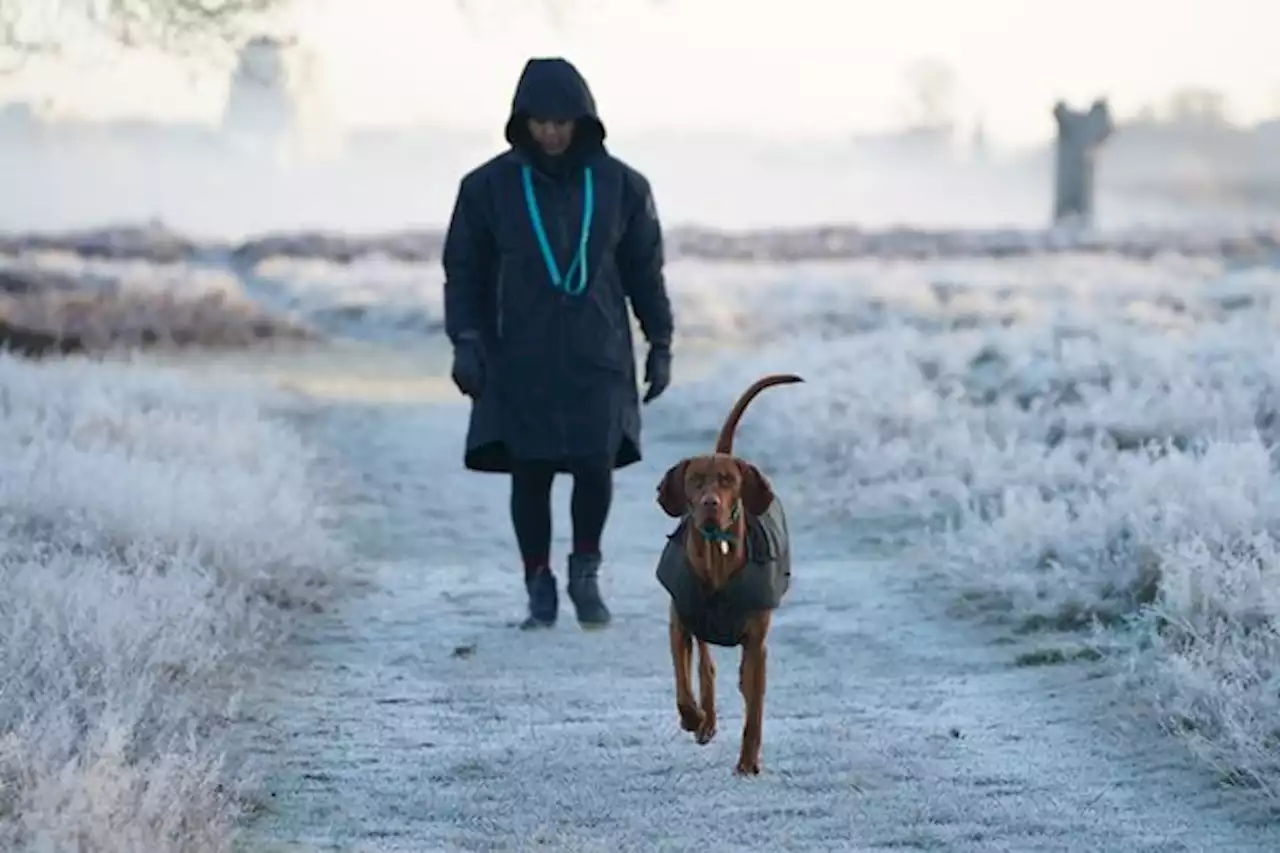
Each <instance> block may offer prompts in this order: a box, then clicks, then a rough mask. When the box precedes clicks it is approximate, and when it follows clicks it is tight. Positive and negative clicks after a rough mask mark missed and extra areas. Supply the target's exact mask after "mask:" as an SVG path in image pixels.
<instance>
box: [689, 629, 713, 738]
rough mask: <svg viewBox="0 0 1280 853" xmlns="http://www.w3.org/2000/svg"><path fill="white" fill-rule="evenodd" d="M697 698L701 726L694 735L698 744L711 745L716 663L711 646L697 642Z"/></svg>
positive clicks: (700, 641)
mask: <svg viewBox="0 0 1280 853" xmlns="http://www.w3.org/2000/svg"><path fill="white" fill-rule="evenodd" d="M698 698H699V704H700V705H701V706H702V725H700V726H698V729H697V731H696V732H695V733H694V734H695V735H696V737H697V740H698V743H700V744H708V743H711V740H712V738H714V737H715V736H716V662H715V659H714V658H712V657H711V646H710V645H709V644H707V643H704V642H703V641H702V640H698Z"/></svg>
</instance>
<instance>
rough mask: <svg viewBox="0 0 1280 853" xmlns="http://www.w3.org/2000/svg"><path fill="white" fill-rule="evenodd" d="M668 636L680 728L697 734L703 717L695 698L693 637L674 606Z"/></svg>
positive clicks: (668, 622)
mask: <svg viewBox="0 0 1280 853" xmlns="http://www.w3.org/2000/svg"><path fill="white" fill-rule="evenodd" d="M667 634H668V635H669V638H670V640H671V664H672V667H673V668H674V670H675V676H676V711H677V712H678V713H679V714H680V728H682V729H684V730H685V731H686V732H697V731H698V730H699V729H701V728H702V723H703V719H704V718H703V715H702V711H700V710H698V702H697V700H695V699H694V698H693V637H692V635H690V633H689V631H688V629H687V628H685V626H684V623H683V622H681V621H680V617H679V615H677V614H676V609H675V607H674V606H672V608H671V612H670V618H669V619H668V621H667Z"/></svg>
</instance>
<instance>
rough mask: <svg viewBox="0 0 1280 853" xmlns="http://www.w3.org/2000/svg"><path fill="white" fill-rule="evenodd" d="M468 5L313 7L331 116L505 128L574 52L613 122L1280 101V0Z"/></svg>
mask: <svg viewBox="0 0 1280 853" xmlns="http://www.w3.org/2000/svg"><path fill="white" fill-rule="evenodd" d="M472 2H473V6H474V11H473V14H471V15H470V16H469V17H468V16H464V15H463V14H462V13H461V12H459V11H458V9H457V6H456V4H455V2H453V0H299V2H298V3H297V5H296V8H297V13H296V14H295V17H294V19H293V21H294V24H295V25H296V31H297V33H298V34H299V36H300V37H301V39H302V40H303V42H304V43H306V44H307V45H309V46H310V47H311V48H312V50H314V51H315V54H316V56H318V57H319V59H320V62H319V65H318V66H317V69H316V73H315V78H314V79H315V80H316V81H317V91H319V92H320V93H321V94H322V96H323V97H317V98H315V99H314V102H315V104H317V105H319V107H318V109H320V112H322V113H323V114H325V115H327V116H328V117H329V118H330V120H332V121H335V122H338V123H342V124H348V125H350V124H370V123H377V124H382V123H400V122H408V121H420V120H434V121H437V122H443V123H448V124H452V125H455V126H458V127H465V128H473V129H480V130H485V131H489V130H492V131H493V132H494V133H495V135H496V133H497V129H498V128H499V127H500V125H501V123H502V120H503V118H504V116H505V113H506V110H507V108H508V105H509V102H510V97H511V92H512V88H513V85H514V82H515V78H516V76H517V74H518V73H519V70H520V67H521V64H522V63H523V61H524V59H525V57H527V56H529V55H551V54H560V55H565V56H568V57H569V58H571V59H573V60H574V61H575V62H576V63H577V64H578V65H579V67H580V68H581V69H582V71H583V72H584V73H585V74H586V75H587V77H588V79H589V80H590V82H591V85H592V87H593V89H594V90H595V92H596V97H597V100H598V101H599V103H600V106H601V110H602V113H603V116H604V118H605V120H606V121H607V122H608V123H609V125H610V128H611V131H612V132H615V133H619V132H620V133H626V132H628V131H632V130H653V129H669V130H672V131H679V130H680V129H693V128H696V129H700V130H705V129H724V130H730V131H748V132H752V133H755V134H759V135H763V136H769V137H774V138H778V137H782V138H787V137H797V136H803V137H823V138H837V137H842V136H846V135H847V134H849V133H850V132H852V131H855V130H874V129H879V128H886V127H891V126H893V125H894V124H896V123H897V122H899V121H900V120H901V117H902V115H903V112H904V110H905V108H906V105H907V95H906V88H905V84H904V70H905V68H906V67H907V66H908V65H909V64H910V63H911V62H912V61H913V60H915V59H918V58H921V57H935V58H938V59H942V60H944V61H946V62H948V63H950V64H951V65H952V66H953V67H954V68H955V69H956V71H957V74H958V78H959V83H960V92H959V97H958V99H957V106H958V107H959V111H960V115H961V118H962V119H963V120H964V121H965V122H969V121H971V120H972V119H973V118H974V117H976V116H978V115H982V116H983V117H984V118H985V121H986V126H987V130H988V132H989V133H990V135H991V136H992V137H993V139H995V140H997V141H1000V142H1005V143H1012V144H1017V143H1023V142H1029V141H1033V140H1036V139H1039V138H1042V137H1045V136H1047V135H1048V134H1049V133H1051V131H1052V124H1051V120H1050V118H1049V108H1050V105H1051V103H1052V101H1053V100H1054V99H1055V98H1057V97H1066V98H1068V99H1069V100H1072V101H1074V102H1075V103H1077V104H1080V105H1083V104H1086V103H1087V102H1088V100H1090V99H1091V98H1092V97H1094V96H1095V95H1097V94H1103V93H1106V94H1109V95H1110V96H1111V99H1112V104H1113V106H1114V107H1115V108H1116V110H1117V112H1119V113H1126V112H1130V111H1132V110H1133V109H1135V108H1136V107H1137V106H1138V105H1139V104H1142V103H1144V102H1148V101H1151V100H1158V99H1160V98H1162V97H1163V96H1164V95H1166V94H1167V93H1168V92H1169V91H1170V90H1171V89H1173V88H1175V87H1177V86H1179V85H1184V84H1196V85H1204V86H1212V87H1215V88H1218V89H1221V90H1223V91H1225V92H1227V93H1228V94H1229V95H1230V97H1231V106H1232V108H1233V114H1234V115H1235V116H1236V117H1238V118H1241V119H1245V120H1253V119H1256V118H1258V117H1261V116H1265V115H1268V114H1272V113H1277V112H1280V63H1277V61H1276V60H1275V58H1274V57H1275V52H1274V51H1275V39H1276V33H1277V32H1280V3H1277V2H1275V1H1274V0H1073V2H1070V3H1067V2H1058V1H1057V0H963V2H961V0H892V2H885V0H785V2H781V0H657V2H645V0H595V3H594V4H593V3H592V2H590V0H576V2H573V0H569V2H564V0H562V3H561V5H562V6H564V7H565V8H568V9H569V10H570V11H571V12H572V15H571V18H570V20H569V21H568V22H567V23H566V24H564V25H563V27H562V29H561V30H560V31H556V30H555V29H554V28H553V27H551V26H550V25H549V23H548V21H547V20H546V18H545V16H542V15H540V14H539V13H538V12H537V11H536V10H535V9H534V8H533V7H535V6H536V4H535V2H534V0H472ZM224 75H225V71H219V72H217V73H216V74H214V73H210V72H207V71H206V72H204V73H203V74H200V73H199V72H193V71H191V70H190V69H184V68H183V67H182V66H180V65H178V64H176V63H174V62H173V61H166V60H159V59H156V58H137V57H135V58H133V59H130V60H127V61H117V62H116V63H115V64H114V65H113V66H111V67H110V68H106V69H104V68H102V67H97V66H95V67H92V68H89V67H87V66H84V65H75V66H72V65H65V64H64V65H63V66H53V65H51V64H40V65H36V64H33V65H31V66H30V67H29V68H28V69H27V70H26V71H24V72H21V73H19V74H16V75H13V76H10V77H9V78H7V79H0V91H3V92H4V94H5V95H6V96H8V97H34V98H36V99H38V100H42V101H44V102H46V103H48V104H50V105H51V106H54V107H55V108H56V109H57V110H58V111H59V112H70V113H76V114H82V115H99V116H108V115H126V114H128V115H139V116H143V115H145V116H154V117H163V118H213V117H216V115H217V114H218V112H219V110H220V108H221V102H222V98H223V96H224V92H225V80H224V79H223V76H224Z"/></svg>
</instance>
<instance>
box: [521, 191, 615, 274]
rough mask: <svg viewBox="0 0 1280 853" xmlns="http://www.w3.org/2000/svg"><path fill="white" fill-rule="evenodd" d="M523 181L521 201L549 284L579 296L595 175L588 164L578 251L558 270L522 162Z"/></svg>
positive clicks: (585, 259)
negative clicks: (527, 213) (548, 277)
mask: <svg viewBox="0 0 1280 853" xmlns="http://www.w3.org/2000/svg"><path fill="white" fill-rule="evenodd" d="M520 177H521V179H522V180H523V182H524V203H525V206H526V207H527V208H528V209H529V221H530V222H532V223H533V234H534V236H535V237H537V238H538V248H540V249H541V250H542V260H543V262H544V263H546V265H547V274H548V275H549V276H551V286H552V287H554V288H555V289H556V290H563V291H564V292H565V293H567V294H569V295H570V296H578V295H580V294H581V293H582V292H583V291H585V290H586V289H587V244H588V242H589V241H590V240H591V220H592V219H593V218H594V217H595V212H596V211H595V208H596V191H595V179H594V175H593V174H592V173H591V167H590V166H588V167H587V168H586V171H585V173H584V175H583V190H582V235H581V236H580V237H579V238H578V251H577V252H575V253H574V255H573V261H572V262H571V263H570V264H569V269H568V270H567V271H566V272H565V273H564V275H561V274H560V265H559V264H557V263H556V256H555V255H554V254H553V253H552V251H551V241H549V240H548V239H547V229H546V228H545V227H544V226H543V224H542V212H541V211H540V210H539V209H538V198H537V196H536V195H534V192H533V170H532V169H531V168H530V167H528V166H524V167H522V168H521V170H520ZM575 272H576V273H577V274H578V275H577V278H578V286H577V288H574V286H573V284H572V279H573V277H574V273H575Z"/></svg>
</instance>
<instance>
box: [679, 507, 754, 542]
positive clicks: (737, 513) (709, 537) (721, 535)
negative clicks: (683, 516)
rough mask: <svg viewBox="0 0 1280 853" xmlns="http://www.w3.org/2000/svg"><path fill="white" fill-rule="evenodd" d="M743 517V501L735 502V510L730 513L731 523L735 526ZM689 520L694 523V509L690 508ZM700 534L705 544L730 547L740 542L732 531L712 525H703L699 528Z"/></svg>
mask: <svg viewBox="0 0 1280 853" xmlns="http://www.w3.org/2000/svg"><path fill="white" fill-rule="evenodd" d="M741 517H742V501H741V500H740V499H739V500H736V501H734V502H733V508H732V509H731V510H730V511H729V523H730V524H734V523H736V522H737V521H738V519H740V518H741ZM689 520H690V522H692V521H693V507H692V506H690V507H689ZM698 533H699V535H701V536H702V539H703V541H705V542H716V543H720V544H721V545H729V544H731V543H733V542H737V541H738V537H737V536H735V535H734V533H733V532H732V531H731V530H725V529H724V528H722V527H715V526H712V525H705V524H704V525H701V526H699V527H698Z"/></svg>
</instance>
